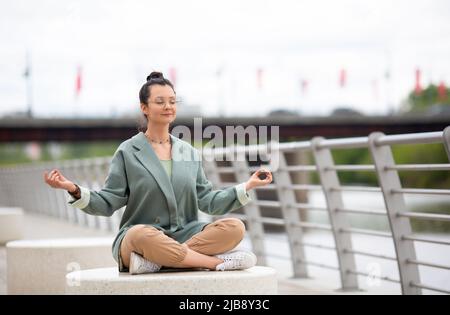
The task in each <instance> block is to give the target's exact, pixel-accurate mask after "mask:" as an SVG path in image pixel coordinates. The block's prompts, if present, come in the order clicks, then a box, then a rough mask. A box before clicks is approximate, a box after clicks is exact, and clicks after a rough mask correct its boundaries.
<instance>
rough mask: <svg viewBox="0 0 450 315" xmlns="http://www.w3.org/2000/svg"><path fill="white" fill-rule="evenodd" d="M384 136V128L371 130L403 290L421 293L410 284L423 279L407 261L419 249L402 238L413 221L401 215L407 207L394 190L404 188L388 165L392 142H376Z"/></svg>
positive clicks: (400, 195) (390, 162) (413, 256)
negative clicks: (382, 131) (382, 129)
mask: <svg viewBox="0 0 450 315" xmlns="http://www.w3.org/2000/svg"><path fill="white" fill-rule="evenodd" d="M383 136H384V134H383V133H381V132H374V133H371V134H370V136H369V148H370V152H371V154H372V159H373V161H374V163H375V169H376V173H377V176H378V181H379V184H380V187H381V191H382V193H383V197H384V202H385V205H386V210H387V214H388V219H389V224H390V227H391V231H392V237H393V239H394V246H395V252H396V254H397V263H398V269H399V274H400V283H401V286H402V292H403V294H421V290H420V289H419V288H417V287H413V286H411V285H410V283H411V282H415V283H420V275H419V268H418V266H417V265H415V264H410V263H408V260H409V259H411V260H415V259H416V252H415V249H414V243H413V242H412V241H408V240H403V238H402V236H403V235H410V234H411V225H410V222H409V219H408V218H405V217H400V216H399V215H398V214H399V213H402V212H405V211H406V204H405V200H404V198H403V194H401V193H393V192H392V191H393V190H395V189H401V188H402V185H401V182H400V178H399V176H398V172H397V170H393V169H389V167H392V166H395V161H394V157H393V155H392V151H391V148H390V146H389V145H377V143H376V141H377V139H379V138H380V137H383Z"/></svg>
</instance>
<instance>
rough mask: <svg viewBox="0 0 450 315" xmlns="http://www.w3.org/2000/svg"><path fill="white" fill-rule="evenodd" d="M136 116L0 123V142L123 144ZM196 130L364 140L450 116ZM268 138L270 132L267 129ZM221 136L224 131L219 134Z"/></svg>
mask: <svg viewBox="0 0 450 315" xmlns="http://www.w3.org/2000/svg"><path fill="white" fill-rule="evenodd" d="M138 120H139V119H138V117H133V118H117V119H114V118H102V119H95V118H90V119H89V118H75V119H63V118H36V119H29V118H14V117H12V118H0V142H28V141H42V142H47V141H101V140H116V141H123V140H125V139H128V138H129V137H131V136H133V135H134V134H135V133H136V130H137V126H138ZM201 120H202V122H201V126H200V128H201V130H203V129H204V128H206V127H207V126H209V125H214V126H218V127H220V128H221V129H222V131H224V130H225V128H226V126H243V127H247V126H256V127H259V126H279V136H280V140H281V141H288V140H292V139H309V138H312V137H314V136H322V137H327V138H330V137H333V138H336V137H355V136H366V135H368V134H369V133H371V132H374V131H380V132H383V133H385V134H401V133H418V132H430V131H439V130H443V129H444V128H445V127H446V126H448V125H449V124H450V116H448V115H435V116H425V115H423V114H416V115H412V114H409V115H398V116H396V115H394V116H350V117H348V116H345V117H343V116H329V117H312V116H311V117H309V116H304V117H303V116H271V117H252V118H250V117H247V118H245V117H204V118H202V119H201ZM194 125H195V117H177V119H176V120H175V121H174V123H173V124H172V125H171V128H174V127H176V126H186V127H188V128H189V129H190V130H191V134H193V132H192V131H193V129H194ZM269 133H270V128H269ZM224 134H225V132H224Z"/></svg>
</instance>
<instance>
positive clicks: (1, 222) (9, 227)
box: [0, 207, 23, 245]
mask: <svg viewBox="0 0 450 315" xmlns="http://www.w3.org/2000/svg"><path fill="white" fill-rule="evenodd" d="M22 237H23V210H22V208H6V207H0V245H3V244H6V243H7V242H9V241H13V240H18V239H21V238H22Z"/></svg>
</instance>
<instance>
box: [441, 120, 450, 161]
mask: <svg viewBox="0 0 450 315" xmlns="http://www.w3.org/2000/svg"><path fill="white" fill-rule="evenodd" d="M442 137H443V140H444V141H443V142H444V146H445V151H447V157H448V160H449V161H450V126H448V127H446V128H445V129H444V132H443V134H442Z"/></svg>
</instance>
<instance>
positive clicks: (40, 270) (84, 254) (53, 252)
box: [6, 237, 117, 294]
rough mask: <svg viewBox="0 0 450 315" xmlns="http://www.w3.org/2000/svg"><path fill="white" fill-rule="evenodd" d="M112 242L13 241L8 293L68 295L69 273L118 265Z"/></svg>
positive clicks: (9, 247)
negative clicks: (113, 255) (65, 293)
mask: <svg viewBox="0 0 450 315" xmlns="http://www.w3.org/2000/svg"><path fill="white" fill-rule="evenodd" d="M112 242H113V239H112V238H110V237H107V238H106V237H98V238H70V239H48V240H21V241H13V242H9V243H7V245H6V264H7V266H6V268H7V291H8V294H64V292H65V281H66V280H65V276H66V274H67V273H68V272H72V271H76V270H82V269H89V268H98V267H111V266H117V263H116V262H115V261H114V259H113V258H112V252H111V245H112ZM116 268H117V267H116Z"/></svg>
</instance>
